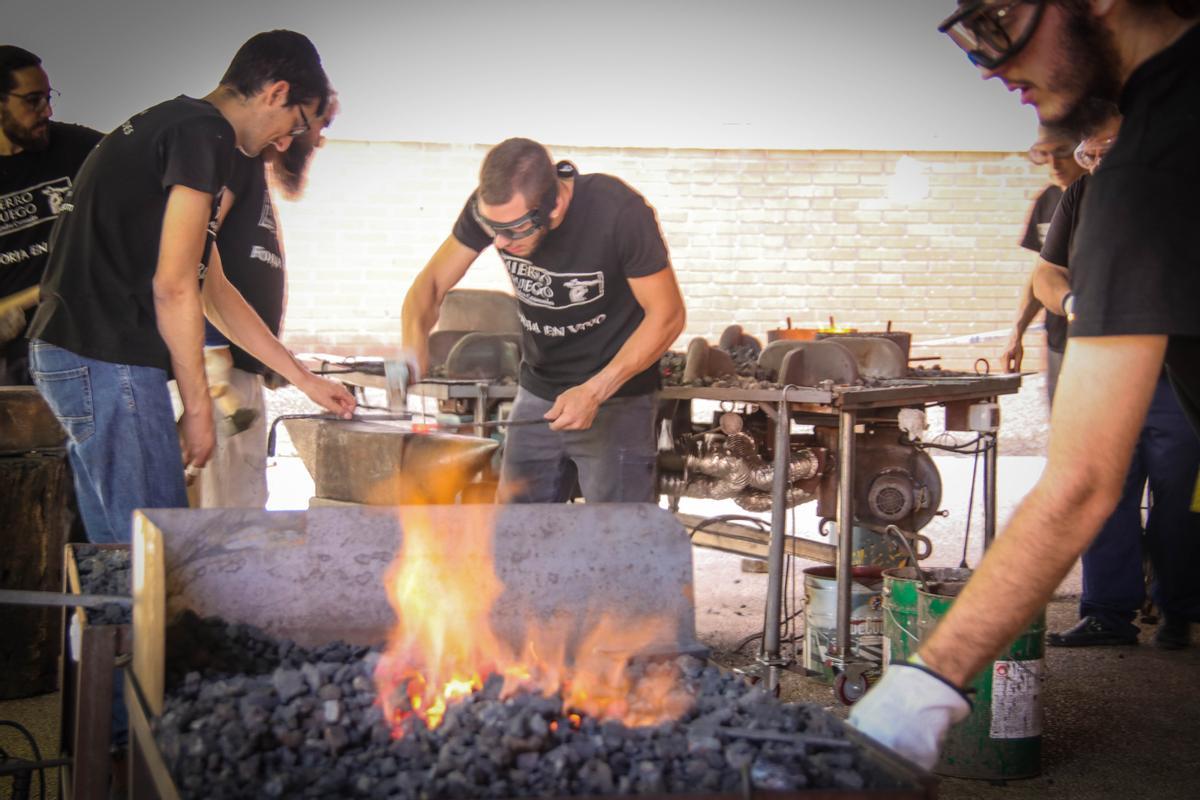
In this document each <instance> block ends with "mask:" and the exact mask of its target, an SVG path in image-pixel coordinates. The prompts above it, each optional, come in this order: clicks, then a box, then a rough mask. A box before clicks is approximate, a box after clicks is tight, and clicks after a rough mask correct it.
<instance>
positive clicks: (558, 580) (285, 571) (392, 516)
mask: <svg viewBox="0 0 1200 800" xmlns="http://www.w3.org/2000/svg"><path fill="white" fill-rule="evenodd" d="M479 510H480V509H479V507H478V506H433V507H422V508H421V509H420V513H419V514H416V515H414V514H412V513H407V514H406V512H405V510H404V509H380V508H377V509H368V508H361V509H332V508H319V509H312V510H309V511H307V512H257V511H256V512H249V511H228V510H226V511H190V510H182V509H176V510H151V511H144V512H139V516H138V517H137V518H136V519H135V526H134V565H133V584H134V628H135V637H134V658H133V669H132V670H131V671H130V673H129V674H128V676H127V684H126V698H127V705H129V707H130V717H131V730H132V733H133V741H134V744H133V761H134V784H135V791H134V794H133V796H134V797H135V798H138V797H142V796H149V797H154V796H158V797H165V798H173V797H360V796H361V797H428V798H439V797H447V798H457V797H521V796H568V795H576V796H578V795H597V794H603V795H632V794H664V793H672V792H686V793H690V794H697V793H698V794H707V795H721V794H724V795H726V796H730V797H733V796H739V795H744V793H745V792H746V791H749V790H750V789H753V788H754V787H758V789H773V790H775V791H779V792H783V793H785V794H790V793H792V792H804V791H807V790H809V789H813V788H816V787H825V790H829V791H833V792H834V794H835V795H836V796H860V795H862V796H887V797H912V798H917V797H929V796H931V794H930V791H931V790H930V789H929V784H928V783H927V782H926V781H925V779H924V778H923V777H922V776H921V775H919V774H918V773H916V772H915V771H914V770H913V769H912V768H911V767H910V766H908V765H906V764H904V763H902V762H900V761H898V760H896V759H895V758H893V757H891V756H888V755H887V754H883V753H881V752H879V751H877V750H875V749H874V748H873V747H872V746H871V745H870V744H869V743H864V741H863V740H862V739H861V738H860V737H857V736H856V735H855V734H853V732H852V731H849V730H848V729H846V728H845V727H844V726H843V725H842V724H841V723H840V722H838V721H837V720H836V719H834V718H832V717H831V716H829V715H828V714H826V713H824V712H822V711H821V710H820V709H816V708H806V707H798V706H786V705H782V704H780V703H778V702H776V701H775V700H774V698H772V697H771V696H770V695H767V694H765V693H762V692H759V691H757V690H754V689H751V688H750V687H748V686H746V685H743V684H742V683H740V682H739V681H738V680H736V679H734V678H732V677H729V676H726V675H723V674H722V673H720V672H719V671H717V670H716V669H713V668H709V667H707V666H706V665H705V662H703V661H701V660H698V659H696V658H692V657H690V656H689V654H700V655H703V654H704V650H703V648H702V647H701V646H700V645H699V644H698V643H697V642H696V641H695V636H694V613H695V611H694V605H693V601H692V592H693V587H692V568H691V549H690V544H689V541H688V537H687V534H686V532H685V531H684V529H683V528H682V526H680V524H679V523H678V522H677V521H676V520H675V519H674V517H673V516H672V515H670V514H669V513H668V512H666V511H664V510H662V509H659V508H657V507H654V506H648V505H647V506H638V505H603V504H596V505H590V504H584V505H576V506H566V505H550V506H536V505H532V506H508V507H497V508H494V509H492V510H491V514H492V515H493V517H494V519H493V520H492V522H493V524H494V536H493V537H492V538H491V540H490V548H489V549H490V550H491V553H490V558H489V561H490V562H491V564H490V567H491V568H492V569H494V573H495V578H496V580H497V581H498V582H499V586H500V590H499V591H498V593H497V594H496V596H495V601H494V602H492V603H490V604H489V605H488V606H487V608H488V609H489V611H488V614H487V621H486V624H483V625H481V626H480V628H479V630H480V636H481V637H482V636H483V634H484V633H486V634H487V635H489V636H491V637H492V638H494V639H495V640H496V641H497V642H498V643H500V644H501V645H502V646H503V647H502V649H506V648H509V649H511V651H512V652H525V651H527V650H529V645H530V644H531V643H533V642H535V641H536V642H539V643H540V642H542V641H543V639H542V638H541V637H542V636H543V634H544V633H545V632H546V631H547V630H554V631H556V632H558V633H561V634H563V637H564V638H563V639H562V642H563V649H562V653H563V654H564V655H565V658H566V661H565V662H562V663H563V664H565V665H566V666H567V667H568V669H566V670H565V671H562V672H555V671H554V669H551V670H550V671H549V672H550V673H553V674H556V675H561V676H563V677H562V680H561V681H560V682H558V683H555V684H553V685H555V686H558V687H560V689H554V690H545V689H544V688H542V689H539V690H533V689H529V688H523V687H528V686H544V684H542V683H540V682H538V680H537V679H536V678H537V676H535V679H533V680H531V681H528V682H526V678H524V677H523V678H520V679H518V680H516V682H514V683H507V682H506V681H507V680H508V679H512V675H513V673H512V672H510V671H509V667H511V665H504V664H501V666H500V667H499V668H503V669H504V670H505V675H506V678H505V679H501V678H499V677H496V676H494V675H491V676H489V675H488V673H487V672H484V673H481V675H480V679H479V681H478V682H477V683H472V684H471V686H473V687H474V688H473V690H471V686H469V687H468V689H467V691H466V692H459V693H458V695H457V697H455V696H452V695H450V694H446V695H445V696H446V697H447V698H451V699H449V700H448V701H447V703H446V707H445V709H444V716H442V718H441V724H440V725H438V726H436V727H431V726H430V725H427V724H426V722H425V721H424V719H423V718H422V715H423V714H425V713H426V711H428V712H430V716H429V719H434V717H433V715H432V713H431V712H432V711H433V709H432V707H427V708H421V709H418V706H417V705H416V699H417V698H422V697H424V696H423V695H421V694H420V693H419V692H417V693H412V692H410V691H409V689H410V688H411V686H412V683H411V681H412V680H413V679H412V678H411V677H404V676H405V675H408V674H409V673H406V672H404V671H400V672H394V671H389V669H388V668H387V667H388V666H389V665H390V664H393V663H394V662H391V661H389V659H393V658H394V657H395V651H394V650H393V649H392V647H389V650H388V652H387V653H386V654H384V653H383V652H382V650H381V649H380V644H381V643H383V642H385V641H387V640H388V639H389V638H391V639H392V641H390V642H389V644H390V645H391V646H394V645H395V642H396V640H395V638H394V637H395V634H396V632H397V630H398V629H399V628H400V627H402V626H400V625H398V624H397V618H396V615H395V612H394V611H393V609H392V607H391V605H390V602H389V600H394V599H395V598H394V597H389V595H391V594H393V593H394V587H392V588H388V589H385V580H391V579H392V578H393V577H394V575H395V573H394V572H393V570H392V569H391V567H392V565H393V559H394V557H395V556H396V554H397V553H398V552H401V551H404V550H405V549H406V544H408V545H412V544H413V543H416V542H418V541H422V536H418V535H417V531H418V528H417V526H416V524H415V521H414V516H415V517H419V518H420V519H421V520H422V522H423V523H427V524H428V525H427V526H423V527H428V528H429V529H430V530H432V531H435V532H437V533H438V534H440V535H441V536H443V537H444V543H445V544H446V545H447V546H448V548H447V549H448V550H449V551H450V552H451V553H452V554H457V558H455V559H452V560H450V561H449V562H447V561H444V560H443V561H440V562H432V561H431V562H429V563H430V565H431V566H434V567H436V569H435V570H434V574H435V575H436V577H437V580H439V581H443V580H446V581H448V580H449V579H450V578H452V577H453V570H454V569H456V568H457V565H458V564H459V563H462V564H463V568H464V569H465V568H466V567H467V565H468V564H470V563H472V562H474V561H477V560H478V555H479V552H478V550H472V549H471V548H470V547H469V546H468V544H467V539H468V538H469V537H466V536H464V531H465V530H467V529H468V526H469V525H470V524H471V517H472V515H475V514H478V513H479ZM426 544H428V543H427V542H426ZM455 547H457V548H458V550H456V549H455ZM447 564H449V569H450V571H449V572H447V571H446V569H447ZM482 589H483V587H482V586H480V590H481V591H482ZM447 600H448V598H447ZM443 605H445V603H443ZM598 612H602V614H598ZM598 616H602V617H603V618H604V619H605V620H606V624H610V625H613V626H614V630H623V629H631V628H635V627H637V626H638V625H639V624H641V623H642V622H643V621H645V620H647V619H651V618H655V619H657V620H658V624H656V625H655V626H654V627H653V628H652V630H653V633H652V634H651V635H649V636H642V638H641V639H639V640H638V644H637V646H636V649H635V650H631V651H625V650H621V651H619V652H621V653H623V654H625V655H621V656H619V657H615V658H612V657H611V656H612V654H611V653H610V652H609V650H608V647H609V645H610V644H611V643H612V638H611V637H608V636H603V637H599V638H597V637H595V636H594V633H595V631H596V630H598V629H599V630H607V629H606V628H603V627H602V626H599V627H598V626H597V624H596V623H597V617H598ZM202 620H204V621H202ZM168 621H172V624H170V625H168ZM538 651H539V654H541V653H544V651H543V650H542V649H541V645H540V644H539V646H538ZM596 653H601V654H602V655H603V656H604V658H607V659H609V660H611V661H619V662H620V664H621V665H622V666H625V665H630V664H631V665H632V666H631V667H629V668H628V669H627V670H625V672H623V673H622V676H621V677H620V678H619V679H618V681H617V682H616V684H613V685H617V686H619V687H620V688H621V691H625V690H626V689H629V688H630V687H633V689H632V691H630V692H628V693H627V694H623V695H620V697H623V698H625V701H624V707H622V706H621V703H622V701H621V700H620V699H618V701H617V703H616V705H612V704H609V705H603V704H601V705H596V704H594V703H590V702H588V701H586V700H585V702H583V703H581V702H578V701H577V700H575V699H569V700H567V701H566V702H564V699H563V698H564V697H569V698H578V697H579V696H580V695H579V691H578V690H579V688H580V684H581V683H582V680H580V681H576V678H578V677H579V673H578V672H572V669H571V668H570V667H571V665H574V666H575V667H578V665H579V664H581V663H585V662H587V661H588V659H589V657H590V655H594V654H596ZM551 663H552V662H549V661H546V662H541V661H538V662H536V663H535V664H534V665H533V667H532V669H533V671H535V672H536V671H537V670H541V669H542V668H543V666H544V665H545V664H551ZM554 663H558V662H554ZM381 665H382V666H381ZM555 669H557V668H555ZM489 672H490V670H489ZM397 674H399V675H400V676H401V682H400V683H396V682H394V681H393V680H392V679H393V678H394V676H395V675H397ZM547 674H549V673H547ZM381 676H384V677H381ZM665 676H669V677H673V678H676V679H677V684H676V686H675V687H673V688H672V689H671V691H672V692H673V693H674V692H676V691H677V690H678V691H681V692H683V693H684V695H685V699H686V703H684V704H683V705H682V706H679V705H677V704H676V705H670V706H669V707H670V708H671V709H672V711H673V713H674V716H672V717H670V721H667V722H661V723H659V724H655V725H652V726H648V727H627V726H626V725H625V724H624V723H622V722H619V721H617V720H618V719H624V720H633V719H635V718H636V715H628V714H626V712H627V711H630V710H631V709H630V708H629V707H630V706H634V705H635V704H639V703H641V702H642V698H644V697H648V696H649V695H648V694H646V693H643V692H641V691H640V688H641V687H642V686H643V685H644V684H649V685H654V686H658V685H659V684H660V683H661V679H662V678H663V677H665ZM555 680H559V679H558V678H556V679H555ZM380 687H383V688H380ZM568 690H569V691H568ZM539 692H540V693H539ZM381 693H382V694H381ZM678 696H679V695H678V694H672V697H673V698H676V699H677V698H678ZM422 703H424V700H422ZM385 708H386V709H388V710H387V711H385ZM581 709H583V711H582V713H581V712H580V710H581ZM633 710H636V709H633ZM417 711H419V712H420V713H419V714H418V713H413V712H417ZM873 787H874V788H873ZM877 789H878V790H879V791H882V792H883V793H884V794H882V795H880V794H878V791H876V790H877ZM873 792H874V794H872V793H873Z"/></svg>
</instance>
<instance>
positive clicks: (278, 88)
mask: <svg viewBox="0 0 1200 800" xmlns="http://www.w3.org/2000/svg"><path fill="white" fill-rule="evenodd" d="M291 89H292V86H291V84H289V83H288V82H287V81H274V82H273V83H268V84H266V85H265V86H263V89H262V91H261V92H259V94H260V95H262V98H263V100H264V101H266V103H267V105H269V106H285V105H287V101H288V92H290V91H291Z"/></svg>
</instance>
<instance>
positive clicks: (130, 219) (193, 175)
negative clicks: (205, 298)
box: [29, 96, 235, 369]
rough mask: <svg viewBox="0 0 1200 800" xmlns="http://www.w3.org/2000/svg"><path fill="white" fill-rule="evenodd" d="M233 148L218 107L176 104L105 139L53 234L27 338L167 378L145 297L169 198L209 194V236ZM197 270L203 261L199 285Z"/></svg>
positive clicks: (163, 350)
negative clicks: (178, 192) (185, 191)
mask: <svg viewBox="0 0 1200 800" xmlns="http://www.w3.org/2000/svg"><path fill="white" fill-rule="evenodd" d="M234 142H235V138H234V132H233V127H232V126H231V125H230V124H229V123H228V122H227V121H226V120H225V118H224V117H223V116H222V115H221V113H220V112H219V111H217V109H216V108H214V107H213V106H212V105H211V104H209V103H207V102H205V101H203V100H196V99H193V98H190V97H182V96H181V97H177V98H175V99H174V100H168V101H166V102H164V103H160V104H158V105H156V106H153V107H152V108H149V109H147V110H145V111H143V112H141V113H140V114H138V115H136V116H134V117H131V118H130V119H129V120H127V121H126V122H124V123H123V124H122V125H120V126H119V127H118V128H116V129H115V130H114V131H113V132H112V133H110V134H108V135H107V136H105V137H104V139H103V140H102V141H101V142H100V144H99V145H97V146H96V149H95V151H93V153H92V155H91V156H90V157H89V158H88V160H87V161H86V162H85V163H84V165H83V168H82V169H80V171H79V175H78V176H77V177H76V180H75V186H74V187H73V188H72V191H71V193H70V194H69V196H68V198H67V200H66V201H65V203H64V205H63V206H62V208H61V210H60V212H59V218H58V221H57V222H56V223H55V225H54V231H53V233H52V234H51V236H50V257H49V260H48V261H47V263H46V273H45V277H44V278H43V279H42V304H41V305H40V306H39V307H38V310H37V314H36V315H35V316H34V318H33V322H32V324H31V325H30V328H29V336H30V338H37V339H44V340H46V341H48V342H50V343H51V344H55V345H58V346H59V347H63V348H65V349H67V350H70V351H72V352H74V353H77V354H79V355H82V356H86V357H88V358H95V359H98V360H100V361H109V362H112V363H116V364H134V365H138V366H146V367H159V368H162V369H169V368H170V354H169V352H168V350H167V345H166V343H165V342H164V341H163V340H162V336H161V335H160V334H159V332H158V325H157V318H156V314H155V309H154V292H153V279H154V272H155V270H156V268H157V266H158V245H159V239H160V238H161V236H162V225H163V212H164V211H165V210H166V206H167V196H168V195H169V194H170V192H171V189H172V187H174V186H187V187H189V188H191V189H195V190H197V191H200V192H205V193H207V194H211V195H213V203H212V210H211V213H210V226H209V230H210V235H211V233H212V231H213V230H215V227H214V226H215V222H216V218H217V208H218V205H219V200H220V191H221V188H222V187H223V186H224V185H225V182H226V181H227V180H228V177H229V170H230V166H231V164H232V159H233V153H234ZM210 243H211V239H210ZM208 251H209V249H208V247H206V248H205V252H204V257H203V258H205V259H206V258H207V256H208ZM204 269H205V262H204V260H203V259H202V261H201V263H199V264H197V265H196V280H197V281H199V280H201V279H202V278H203V273H204Z"/></svg>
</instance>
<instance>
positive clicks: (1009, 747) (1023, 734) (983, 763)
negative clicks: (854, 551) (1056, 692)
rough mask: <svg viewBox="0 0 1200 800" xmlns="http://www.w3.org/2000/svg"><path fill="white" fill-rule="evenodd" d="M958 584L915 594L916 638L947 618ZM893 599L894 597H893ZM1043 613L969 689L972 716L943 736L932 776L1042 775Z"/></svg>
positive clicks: (996, 777) (1000, 777) (990, 777)
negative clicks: (940, 755)
mask: <svg viewBox="0 0 1200 800" xmlns="http://www.w3.org/2000/svg"><path fill="white" fill-rule="evenodd" d="M960 588H962V584H961V583H959V582H950V583H943V584H931V585H930V591H929V592H926V591H923V590H921V589H918V590H917V634H918V638H921V639H923V638H924V637H925V636H926V635H928V634H929V633H931V632H932V631H933V629H934V627H936V626H937V624H938V622H940V621H941V619H942V618H943V617H944V616H946V612H947V611H949V609H950V606H951V605H953V603H954V596H953V595H955V594H957V592H958V589H960ZM893 597H894V594H893ZM1045 653H1046V612H1045V611H1042V613H1040V614H1039V615H1038V617H1037V619H1035V620H1034V621H1033V623H1032V624H1030V626H1029V627H1028V628H1026V629H1025V631H1024V633H1022V634H1021V635H1020V636H1019V637H1017V639H1016V641H1014V642H1013V643H1012V645H1011V646H1009V647H1008V648H1007V649H1006V650H1005V651H1004V652H1003V653H1001V655H1000V658H998V659H997V660H995V661H993V662H992V663H991V664H990V665H989V666H988V667H986V668H985V669H984V670H983V671H982V672H981V673H980V674H979V675H977V676H976V677H975V680H973V681H972V682H971V688H973V689H974V690H975V694H974V695H973V696H972V703H973V704H974V710H972V711H971V713H970V715H969V716H968V717H967V718H966V719H965V720H963V721H962V722H960V723H958V724H957V725H955V726H953V727H952V728H951V729H950V730H949V732H948V733H947V734H946V741H945V744H944V745H943V747H942V757H941V760H940V761H938V763H937V765H936V766H935V767H934V768H933V771H934V772H937V773H939V774H941V775H949V776H951V777H955V778H980V779H985V780H1010V779H1016V778H1031V777H1033V776H1035V775H1038V774H1040V773H1041V770H1042V682H1043V680H1044V677H1045V669H1044V667H1045Z"/></svg>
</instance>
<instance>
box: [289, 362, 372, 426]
mask: <svg viewBox="0 0 1200 800" xmlns="http://www.w3.org/2000/svg"><path fill="white" fill-rule="evenodd" d="M297 386H298V387H299V388H300V390H301V391H303V392H304V393H305V394H306V395H308V396H309V399H311V400H312V401H313V402H314V403H316V404H317V405H319V406H321V407H322V408H324V409H326V410H327V411H332V412H333V413H334V414H337V415H338V416H340V417H341V418H342V419H350V418H352V417H353V416H354V409H355V407H356V406H357V405H358V401H356V400H355V399H354V395H352V394H350V392H348V391H346V387H345V386H343V385H342V384H341V383H339V382H337V381H334V380H330V379H329V378H322V377H321V376H319V375H314V374H312V373H311V372H308V371H307V370H305V376H304V380H303V381H302V382H301V383H299V384H297Z"/></svg>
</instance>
